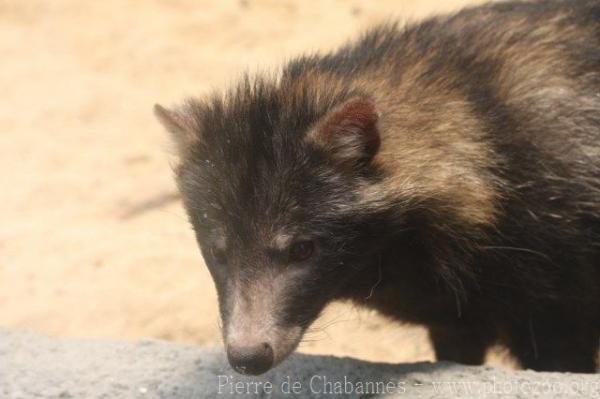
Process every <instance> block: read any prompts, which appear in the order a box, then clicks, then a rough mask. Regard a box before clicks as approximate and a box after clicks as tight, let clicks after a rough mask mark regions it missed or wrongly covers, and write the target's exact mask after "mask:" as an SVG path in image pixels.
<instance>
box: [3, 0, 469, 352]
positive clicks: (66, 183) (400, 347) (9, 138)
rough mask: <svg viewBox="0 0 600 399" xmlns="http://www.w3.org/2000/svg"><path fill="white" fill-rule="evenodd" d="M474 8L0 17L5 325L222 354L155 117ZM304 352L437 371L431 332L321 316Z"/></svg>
mask: <svg viewBox="0 0 600 399" xmlns="http://www.w3.org/2000/svg"><path fill="white" fill-rule="evenodd" d="M467 3H473V1H470V2H469V1H467V0H464V1H462V0H437V1H433V0H432V1H424V0H420V1H419V0H379V1H367V0H363V1H360V0H353V1H341V0H325V1H299V0H295V1H289V0H288V1H285V0H284V1H276V0H257V1H253V0H246V1H213V2H209V1H192V0H171V1H166V0H165V1H143V2H142V1H134V0H103V1H77V0H73V1H67V0H46V1H39V0H27V1H22V0H12V1H6V0H0V32H1V35H0V54H1V56H2V63H1V67H0V89H1V93H0V96H1V97H0V103H1V105H2V106H1V107H0V151H1V161H0V162H2V164H1V165H2V168H1V169H0V192H1V194H0V221H1V224H0V325H2V326H7V327H15V328H22V329H33V330H38V331H42V332H44V333H48V334H52V335H57V336H76V337H111V338H127V339H136V338H141V337H155V338H163V339H168V340H174V341H180V342H189V343H197V344H208V345H218V344H220V335H219V329H218V317H217V307H216V298H215V293H214V288H213V284H212V281H211V279H210V276H209V274H208V272H207V270H206V269H205V267H204V265H203V262H202V259H201V257H200V254H199V251H198V250H197V248H196V244H195V241H194V237H193V235H192V231H191V229H190V228H189V227H188V224H187V221H186V219H185V216H184V214H183V211H182V209H181V205H180V202H179V200H178V199H177V194H176V191H175V187H174V184H173V181H172V177H171V171H170V167H169V161H170V160H169V156H168V151H167V145H166V144H167V140H166V138H165V135H164V134H163V131H162V129H161V127H160V126H159V125H158V123H157V122H156V121H155V119H154V117H153V115H152V105H153V104H154V103H155V102H161V103H163V104H166V105H169V104H172V103H174V102H177V101H179V100H181V99H182V98H183V97H185V96H190V95H202V94H203V93H205V92H207V91H208V90H211V89H213V88H220V87H223V86H225V85H227V84H228V83H229V82H231V81H232V80H233V79H235V77H237V76H239V74H240V73H241V72H242V71H244V70H246V69H250V70H257V69H258V68H265V67H270V66H275V65H277V64H278V63H279V62H280V61H282V60H284V59H285V58H286V57H290V56H293V55H295V54H298V53H300V52H305V51H322V50H327V49H332V48H334V47H335V46H336V45H338V44H341V43H343V42H344V41H345V40H347V39H348V38H351V37H354V36H356V35H357V34H358V33H360V32H361V31H362V30H364V29H365V28H366V27H368V26H369V25H372V24H374V23H376V22H380V21H384V20H387V19H390V18H400V19H402V20H406V19H418V18H421V17H423V16H426V15H428V14H431V13H441V12H444V11H447V10H452V9H456V8H458V7H460V6H463V5H465V4H467ZM315 327H316V329H317V331H316V332H315V333H312V334H310V335H309V336H308V337H307V342H305V343H303V344H302V346H301V348H300V350H301V351H303V352H308V353H324V354H337V355H346V356H355V357H359V358H361V359H367V360H379V361H394V362H401V361H416V360H428V359H432V353H431V348H430V346H429V344H428V343H427V341H426V339H425V335H424V331H423V330H422V329H421V328H418V327H411V326H402V325H399V324H395V323H390V322H388V321H387V320H384V319H382V318H380V317H378V316H377V315H375V314H373V313H370V312H365V311H361V310H358V309H355V308H353V307H350V306H347V305H334V306H332V307H330V308H329V309H328V310H327V311H326V312H325V314H324V315H323V317H322V318H321V319H320V320H319V321H318V322H317V324H316V326H315Z"/></svg>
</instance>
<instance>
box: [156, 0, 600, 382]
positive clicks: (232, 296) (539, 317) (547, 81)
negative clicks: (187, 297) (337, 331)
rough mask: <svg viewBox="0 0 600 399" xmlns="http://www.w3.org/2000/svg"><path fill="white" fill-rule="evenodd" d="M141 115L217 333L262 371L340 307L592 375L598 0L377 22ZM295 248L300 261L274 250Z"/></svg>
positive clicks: (451, 342) (599, 187)
mask: <svg viewBox="0 0 600 399" xmlns="http://www.w3.org/2000/svg"><path fill="white" fill-rule="evenodd" d="M156 114H157V115H158V117H159V118H160V119H161V120H162V121H163V123H164V124H165V126H166V127H167V128H168V129H169V130H170V131H171V132H172V133H173V136H174V139H175V142H176V143H177V146H178V149H179V155H180V157H179V158H180V162H179V164H178V166H177V168H176V175H177V181H178V184H179V187H180V190H181V193H182V197H183V199H184V203H185V206H186V209H187V211H188V213H189V216H190V220H191V223H192V225H193V227H194V229H195V231H196V233H197V237H198V241H199V244H200V246H201V248H202V251H203V254H204V257H205V259H206V263H207V265H208V267H209V269H210V271H211V273H212V275H213V277H214V279H215V283H216V286H217V290H218V293H219V301H220V308H221V313H222V318H223V322H224V337H225V341H226V343H229V337H230V336H233V335H236V334H238V335H236V337H238V338H239V331H241V330H240V329H243V330H244V331H248V333H247V335H246V336H245V338H244V339H246V340H251V339H258V338H256V336H259V335H260V336H262V337H263V338H262V339H263V340H264V341H265V342H268V343H269V345H270V346H272V348H273V351H274V353H275V355H274V358H275V360H274V362H273V363H277V362H279V361H281V360H282V359H283V358H285V357H286V356H287V355H288V354H289V353H290V352H291V351H292V350H293V349H294V348H295V346H296V345H297V343H298V342H299V340H300V338H301V334H302V332H303V331H304V330H305V329H306V328H307V326H308V325H309V324H310V323H311V322H312V321H313V320H314V319H315V318H316V317H317V316H318V314H319V312H320V311H321V309H322V308H323V307H324V305H325V304H326V303H328V302H329V301H331V300H335V299H351V300H353V301H355V302H357V303H359V304H363V305H366V306H369V307H372V308H374V309H377V310H379V311H380V312H382V313H384V314H386V315H388V316H390V317H392V318H395V319H398V320H403V321H408V322H413V323H418V324H422V325H425V326H426V327H427V328H428V329H429V332H430V337H431V340H432V343H433V346H434V348H435V352H436V355H437V357H438V359H443V360H453V361H458V362H463V363H468V364H479V363H481V362H482V361H483V358H484V355H485V351H486V349H487V348H488V347H489V346H490V345H492V344H495V343H501V344H503V345H505V346H506V347H507V348H508V349H509V350H510V351H511V352H512V353H513V354H514V355H515V356H516V358H517V359H518V360H519V361H520V362H521V364H522V365H523V367H526V368H532V369H536V370H561V371H579V372H593V371H594V370H595V367H596V356H597V351H598V344H599V337H600V1H598V0H549V1H538V2H506V3H498V4H491V5H485V6H481V7H476V8H471V9H466V10H463V11H461V12H459V13H457V14H455V15H451V16H444V17H437V18H433V19H429V20H426V21H425V22H422V23H420V24H418V25H410V26H407V27H404V28H399V27H397V26H396V25H385V26H381V27H378V28H376V29H374V30H371V31H370V32H368V33H367V34H366V35H364V36H363V37H362V38H361V39H360V40H358V41H357V42H355V43H351V44H348V45H346V46H344V47H342V48H341V49H339V50H338V51H336V52H333V53H331V54H326V55H312V56H304V57H300V58H297V59H294V60H292V61H291V62H289V63H287V64H286V65H285V66H284V67H283V68H282V70H281V71H280V73H278V74H275V75H273V76H270V75H265V76H261V77H256V78H245V79H243V80H242V81H241V82H240V83H239V85H238V86H237V87H235V88H233V89H231V90H230V91H228V92H227V93H225V94H222V95H221V94H215V95H213V96H211V97H208V98H206V99H204V100H196V99H192V100H189V101H188V102H187V103H185V104H184V105H183V106H181V107H179V108H177V109H176V110H173V111H169V110H166V109H164V108H162V107H160V106H157V107H156ZM299 241H302V242H310V243H312V244H311V245H314V253H312V256H310V257H309V258H308V259H305V260H301V261H294V260H293V259H290V256H289V248H290V246H293V243H294V242H299ZM234 313H235V314H236V316H233V314H234ZM244 315H245V316H244ZM244 317H245V318H244ZM233 319H235V320H233ZM238 319H239V320H238ZM241 319H244V320H243V321H241ZM240 326H243V327H240ZM236 331H237V333H236ZM253 334H254V335H253ZM239 339H241V338H239ZM262 371H264V370H260V372H262Z"/></svg>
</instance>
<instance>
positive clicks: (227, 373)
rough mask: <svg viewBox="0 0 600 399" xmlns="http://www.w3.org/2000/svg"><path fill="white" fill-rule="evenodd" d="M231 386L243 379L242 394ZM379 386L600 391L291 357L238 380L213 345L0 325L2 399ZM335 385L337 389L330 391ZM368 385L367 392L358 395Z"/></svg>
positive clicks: (428, 390)
mask: <svg viewBox="0 0 600 399" xmlns="http://www.w3.org/2000/svg"><path fill="white" fill-rule="evenodd" d="M391 350H392V349H391ZM311 379H312V386H311ZM286 381H290V382H291V383H292V384H293V383H296V386H297V387H299V388H298V389H297V392H298V393H295V394H294V393H292V392H290V393H289V394H287V393H282V385H283V388H284V389H285V388H286V384H285V382H286ZM345 381H347V382H348V383H346V384H344V382H345ZM229 382H232V383H233V384H229ZM267 382H268V383H270V384H272V393H271V394H270V395H268V394H266V393H265V392H264V391H265V390H266V391H267V392H268V391H269V389H268V384H267ZM368 382H371V384H370V385H369V384H367V383H368ZM220 383H221V386H220V385H219V384H220ZM359 383H362V384H363V385H362V389H363V393H362V394H361V391H360V388H359V385H358V384H359ZM375 383H377V385H374V384H375ZM234 384H240V385H239V386H240V387H241V388H239V389H238V392H241V393H240V394H235V390H236V386H235V385H234ZM265 384H267V385H265ZM384 384H389V385H388V388H387V389H389V391H388V392H394V393H393V394H390V395H387V396H386V397H398V398H561V399H562V398H592V397H600V378H599V376H598V375H584V374H561V373H536V372H533V371H509V370H501V369H494V368H491V367H467V366H461V365H457V364H453V363H447V362H440V363H413V364H397V365H394V364H385V363H370V362H365V361H361V360H356V359H350V358H338V357H332V356H309V355H302V354H296V355H293V356H292V357H291V358H290V359H289V360H287V361H286V362H284V363H283V364H282V365H280V366H279V367H277V368H276V369H274V370H272V371H271V372H270V373H268V374H266V375H264V376H261V377H242V376H239V375H237V374H235V373H234V372H233V371H232V370H231V369H230V368H229V367H228V365H227V362H226V360H225V357H224V355H223V353H222V350H221V349H218V348H204V347H197V346H189V345H179V344H174V343H169V342H163V341H155V340H151V341H140V342H111V341H102V340H70V339H56V338H50V337H46V336H43V335H40V334H37V333H30V332H18V331H12V330H1V329H0V398H10V399H21V398H28V399H29V398H61V399H66V398H85V399H96V398H107V399H116V398H139V399H154V398H169V399H171V398H174V399H192V398H230V397H261V398H268V397H271V398H309V397H317V398H318V397H321V398H330V397H336V396H337V397H348V398H360V397H381V396H383V395H378V394H373V392H376V391H377V390H379V392H382V390H383V385H384ZM337 387H339V388H340V389H341V390H342V391H343V392H344V394H343V395H335V394H334V393H332V392H331V391H335V390H336V389H337ZM390 387H391V388H390ZM219 390H220V393H219ZM232 390H234V393H233V394H232ZM256 390H258V392H259V394H255V393H254V392H255V391H256ZM285 390H286V392H287V389H285ZM291 390H292V386H290V387H289V391H291ZM365 390H367V391H368V392H369V393H370V394H369V395H364V391H365Z"/></svg>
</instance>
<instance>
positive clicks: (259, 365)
mask: <svg viewBox="0 0 600 399" xmlns="http://www.w3.org/2000/svg"><path fill="white" fill-rule="evenodd" d="M227 358H228V359H229V364H231V367H233V369H234V370H235V371H237V372H238V373H240V374H251V375H258V374H262V373H264V372H265V371H267V370H269V369H270V368H271V367H273V348H271V345H269V344H268V343H266V342H263V343H261V344H258V345H251V346H233V345H228V347H227Z"/></svg>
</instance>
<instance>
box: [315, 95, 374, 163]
mask: <svg viewBox="0 0 600 399" xmlns="http://www.w3.org/2000/svg"><path fill="white" fill-rule="evenodd" d="M378 119H379V112H378V111H377V108H376V107H375V104H374V102H373V101H372V100H371V99H369V98H366V97H362V96H357V97H353V98H351V99H349V100H347V101H345V102H344V103H342V104H341V105H339V106H337V107H336V108H334V109H332V110H331V111H330V112H328V113H327V114H326V115H325V116H324V117H323V119H322V120H321V121H320V122H319V123H318V124H317V126H315V128H314V129H313V130H312V131H310V132H309V133H308V135H307V138H306V139H307V140H308V141H309V142H312V143H313V144H314V145H317V146H319V147H321V148H322V149H324V150H325V151H326V152H327V153H328V154H329V155H330V156H331V158H332V159H333V160H334V161H335V162H336V163H338V164H340V165H341V166H343V167H345V168H351V169H355V168H357V167H361V166H364V165H366V164H368V163H369V162H370V161H371V159H372V158H373V157H374V156H375V154H377V152H378V151H379V146H380V143H381V139H380V136H379V130H378V127H377V121H378Z"/></svg>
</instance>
